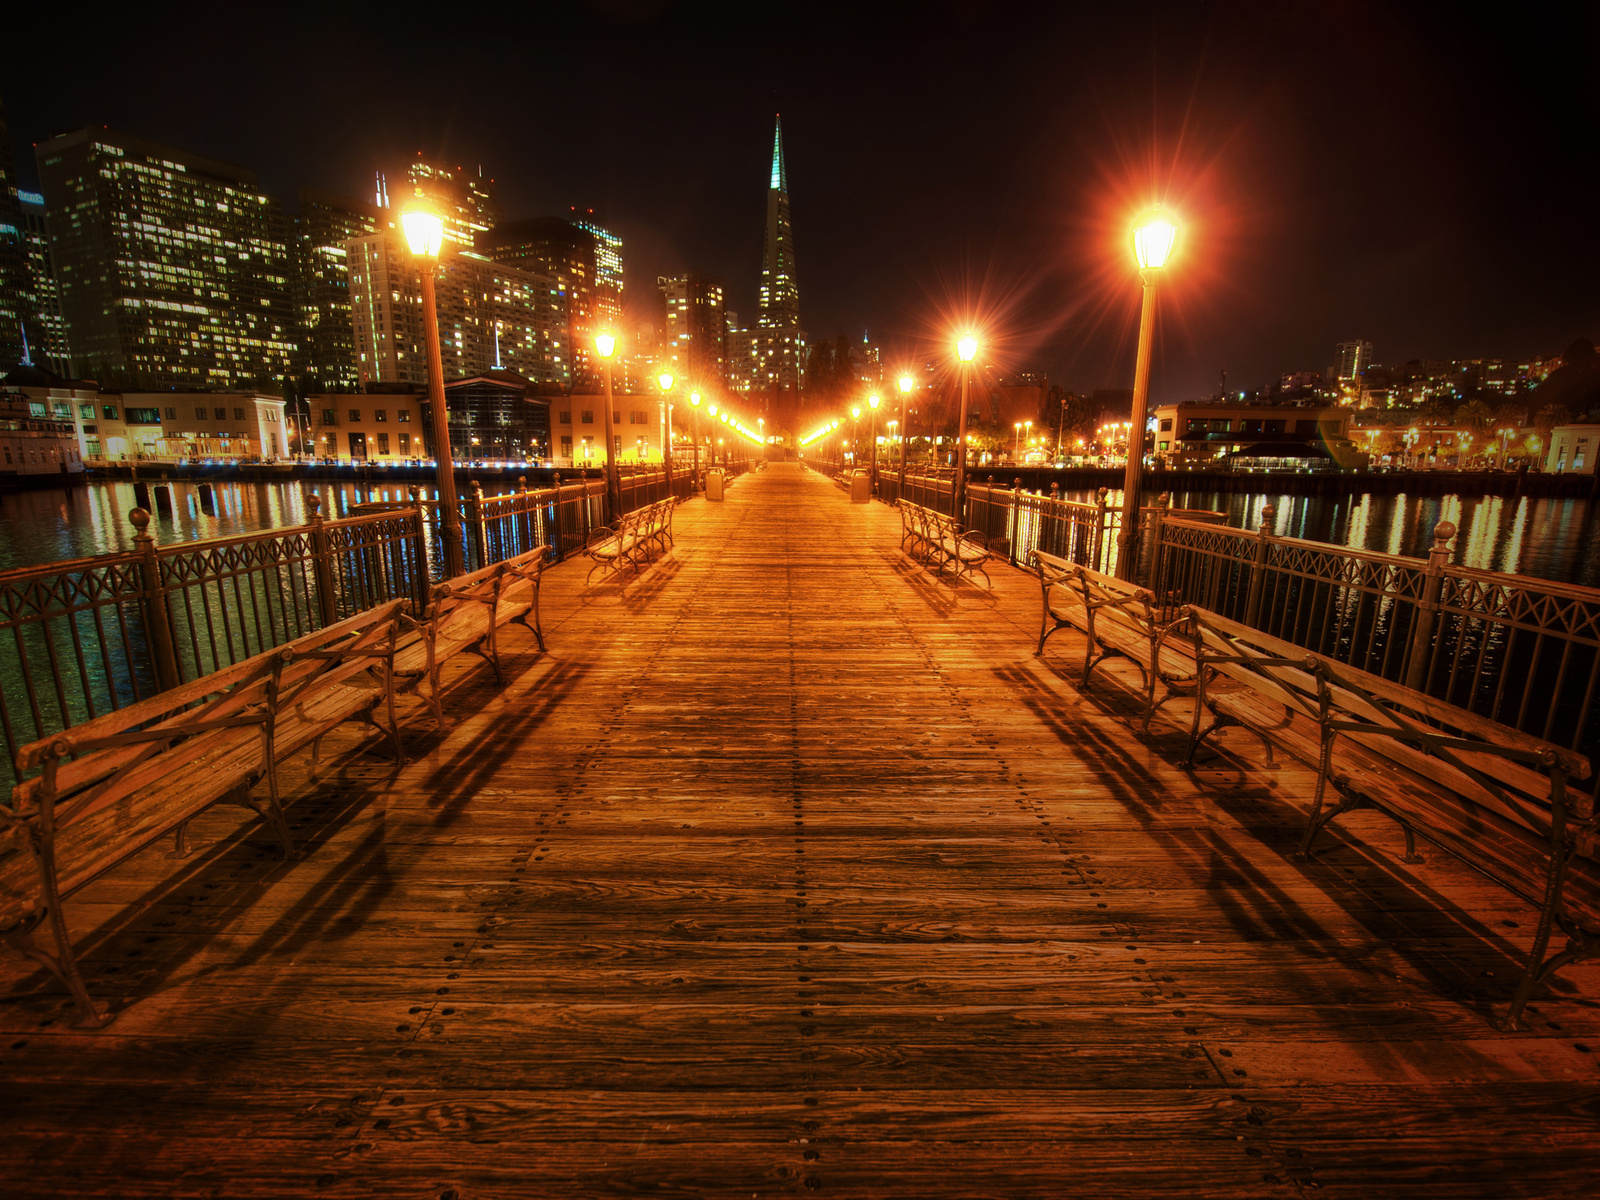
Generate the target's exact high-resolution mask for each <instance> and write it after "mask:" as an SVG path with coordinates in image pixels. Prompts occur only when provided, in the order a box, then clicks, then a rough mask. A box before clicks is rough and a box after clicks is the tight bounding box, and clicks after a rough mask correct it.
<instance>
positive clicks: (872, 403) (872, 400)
mask: <svg viewBox="0 0 1600 1200" xmlns="http://www.w3.org/2000/svg"><path fill="white" fill-rule="evenodd" d="M867 404H868V406H869V407H871V408H877V407H878V397H877V395H876V394H873V395H871V396H868V397H867Z"/></svg>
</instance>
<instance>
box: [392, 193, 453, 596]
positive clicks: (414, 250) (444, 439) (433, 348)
mask: <svg viewBox="0 0 1600 1200" xmlns="http://www.w3.org/2000/svg"><path fill="white" fill-rule="evenodd" d="M400 225H401V227H402V228H403V229H404V230H405V235H406V242H407V244H409V245H410V247H411V254H412V256H413V257H414V258H415V259H416V260H417V266H418V268H419V269H420V270H421V273H422V322H423V335H422V340H423V341H424V342H425V343H427V350H428V403H429V407H430V408H432V410H433V421H432V424H433V461H434V481H435V487H436V488H437V489H438V492H439V526H440V537H441V538H442V539H443V541H444V571H445V575H446V577H447V578H451V579H454V578H455V577H456V576H457V575H461V574H464V573H465V572H466V563H465V562H464V561H463V550H462V541H461V510H460V506H459V505H458V503H457V501H456V471H455V459H454V458H453V456H452V455H451V451H450V414H449V413H448V412H446V411H445V407H444V361H443V359H442V358H441V357H440V354H439V312H438V309H437V307H436V306H435V302H434V296H433V273H434V270H435V268H437V267H438V265H439V251H440V250H441V249H442V248H443V246H444V221H443V219H442V218H440V216H439V215H438V214H437V213H431V212H428V211H427V210H426V209H412V210H411V211H410V212H407V213H404V214H402V215H401V217H400Z"/></svg>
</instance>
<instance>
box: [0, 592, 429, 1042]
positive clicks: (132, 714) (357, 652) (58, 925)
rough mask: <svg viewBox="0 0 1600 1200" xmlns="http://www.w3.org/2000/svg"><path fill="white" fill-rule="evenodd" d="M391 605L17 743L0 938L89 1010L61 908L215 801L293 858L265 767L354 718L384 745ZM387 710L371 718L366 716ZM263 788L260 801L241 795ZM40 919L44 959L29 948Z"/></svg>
mask: <svg viewBox="0 0 1600 1200" xmlns="http://www.w3.org/2000/svg"><path fill="white" fill-rule="evenodd" d="M402 603H403V602H402V601H399V600H396V601H392V602H390V603H387V604H383V605H380V606H378V607H377V608H374V609H370V610H368V611H367V612H364V613H361V614H359V615H357V616H354V617H350V618H349V619H347V620H344V621H340V622H338V623H337V624H335V625H330V626H328V627H327V628H326V629H323V630H321V631H319V632H317V633H314V634H310V635H308V636H306V637H303V638H299V639H297V640H295V641H293V642H290V643H288V644H286V645H283V646H279V647H278V648H277V649H275V650H269V651H267V652H266V653H264V654H258V655H256V656H255V657H253V658H250V659H247V660H245V661H244V662H242V663H238V664H237V665H235V666H232V667H227V668H225V669H223V670H221V671H217V672H214V673H213V674H211V675H208V676H206V677H205V678H203V679H198V680H196V681H195V682H193V683H188V684H184V685H183V686H181V687H176V688H172V689H170V690H168V691H165V692H162V693H160V694H159V695H156V696H152V697H150V698H149V699H147V700H142V701H140V702H138V703H136V704H131V705H129V706H128V707H126V708H121V709H118V710H116V711H115V712H110V713H106V714H105V715H103V716H100V717H96V718H94V719H93V720H90V721H86V722H84V723H83V724H81V725H76V726H74V727H73V728H71V729H68V730H65V731H63V732H61V733H57V734H53V735H51V736H50V737H47V738H43V739H41V740H39V741H36V742H33V743H32V744H30V745H27V746H24V747H22V748H21V749H20V750H19V751H18V752H17V766H18V770H19V772H27V771H38V772H39V774H37V775H36V776H33V777H32V778H29V779H26V780H24V781H23V782H22V783H21V784H19V785H18V786H17V787H16V789H15V790H14V792H13V794H12V803H11V806H10V807H9V808H8V807H4V806H0V940H3V941H4V942H5V943H6V944H7V945H9V946H10V947H12V948H13V949H15V950H17V951H19V952H20V953H22V954H23V955H25V956H26V957H28V958H30V959H32V960H33V961H34V962H36V963H39V964H40V965H41V966H43V967H45V968H46V969H47V970H49V971H50V972H51V973H52V974H53V975H55V976H56V977H57V978H58V979H59V980H61V982H62V983H63V984H65V985H66V987H67V989H68V990H69V991H70V992H71V993H72V996H73V999H74V1000H76V1001H77V1005H78V1014H79V1020H78V1024H79V1025H80V1026H84V1027H97V1026H101V1025H104V1024H106V1023H107V1022H109V1021H110V1020H111V1017H110V1016H109V1015H106V1014H102V1013H101V1012H99V1010H97V1009H96V1007H95V1005H94V1002H93V1001H92V1000H91V999H90V997H89V991H88V988H87V986H86V985H85V983H84V981H83V976H82V974H81V972H80V971H79V969H78V965H77V959H76V958H75V956H74V955H73V950H72V936H71V933H70V931H69V929H68V927H67V921H66V918H65V915H64V914H63V912H62V908H61V902H62V900H63V898H65V897H67V896H70V895H71V894H72V893H74V892H75V891H77V890H78V889H79V888H81V887H83V886H84V885H85V884H87V883H89V882H90V881H91V880H94V879H96V878H98V877H99V876H100V875H102V874H103V873H104V872H106V871H108V870H110V869H111V868H112V867H114V866H116V865H117V864H118V863H120V862H122V861H123V860H124V859H126V858H128V857H129V856H130V855H132V854H134V853H136V852H138V851H139V850H142V849H144V848H145V847H146V846H148V845H150V844H151V843H152V842H154V841H156V840H158V839H160V838H162V837H165V836H167V835H168V834H172V835H173V836H174V839H175V847H174V849H175V851H176V853H177V854H178V855H180V856H181V855H182V854H184V853H185V852H186V850H187V847H186V845H185V836H184V835H185V832H186V829H187V827H188V824H189V822H190V821H191V820H192V819H193V818H194V817H195V816H197V815H198V814H199V813H201V812H202V811H204V810H205V809H207V808H210V807H211V806H212V805H214V804H216V803H218V802H219V801H223V800H231V801H235V802H237V803H240V804H243V805H246V806H247V807H249V808H251V809H252V810H254V811H255V812H256V813H257V815H259V816H260V817H261V818H262V820H264V821H265V822H266V823H267V825H268V826H269V827H270V828H271V829H272V831H273V832H274V833H275V834H276V835H277V838H278V840H279V842H280V843H281V844H282V847H283V852H284V856H285V857H286V858H287V857H289V856H291V855H292V854H293V853H294V844H293V841H292V839H291V837H290V834H289V825H288V822H287V821H286V820H285V819H284V815H283V808H282V805H281V803H280V801H279V796H278V780H277V764H278V763H280V762H282V761H283V760H284V759H286V758H287V757H288V756H289V755H291V754H294V753H295V752H296V751H298V750H300V749H302V748H304V747H305V746H308V745H309V746H311V747H312V752H313V755H315V754H316V750H317V748H318V746H319V745H320V743H321V740H322V737H323V735H324V734H326V733H327V732H328V731H329V730H331V729H333V728H334V727H335V726H337V725H339V724H340V723H342V722H344V721H348V720H351V719H357V718H359V719H363V720H366V721H368V722H370V723H372V724H373V725H375V726H377V727H378V728H379V729H380V730H381V731H382V732H384V733H385V734H387V735H388V737H389V738H390V740H391V741H392V743H393V748H394V754H395V763H396V770H398V769H399V765H400V764H401V763H402V762H403V761H404V760H403V758H402V757H401V754H402V748H401V742H400V729H399V726H398V725H397V724H396V723H395V717H394V687H393V674H392V670H391V666H392V663H393V658H394V646H395V639H396V636H397V633H398V630H399V615H400V608H401V605H402ZM379 708H385V709H386V716H385V719H384V720H383V721H380V720H379V719H378V718H377V717H376V716H375V715H374V714H375V712H376V710H377V709H379ZM263 779H264V780H265V781H266V785H267V786H266V795H265V796H264V797H260V798H257V797H255V796H252V795H251V788H252V787H253V786H254V785H255V784H256V783H257V782H258V781H260V780H263ZM46 920H48V921H49V922H50V926H51V930H52V932H53V934H54V940H55V949H54V952H53V953H52V952H51V951H48V950H45V949H44V948H42V947H40V946H38V945H37V944H36V943H35V942H34V939H33V933H34V930H35V929H37V928H38V926H39V925H40V924H41V923H42V922H44V921H46Z"/></svg>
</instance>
